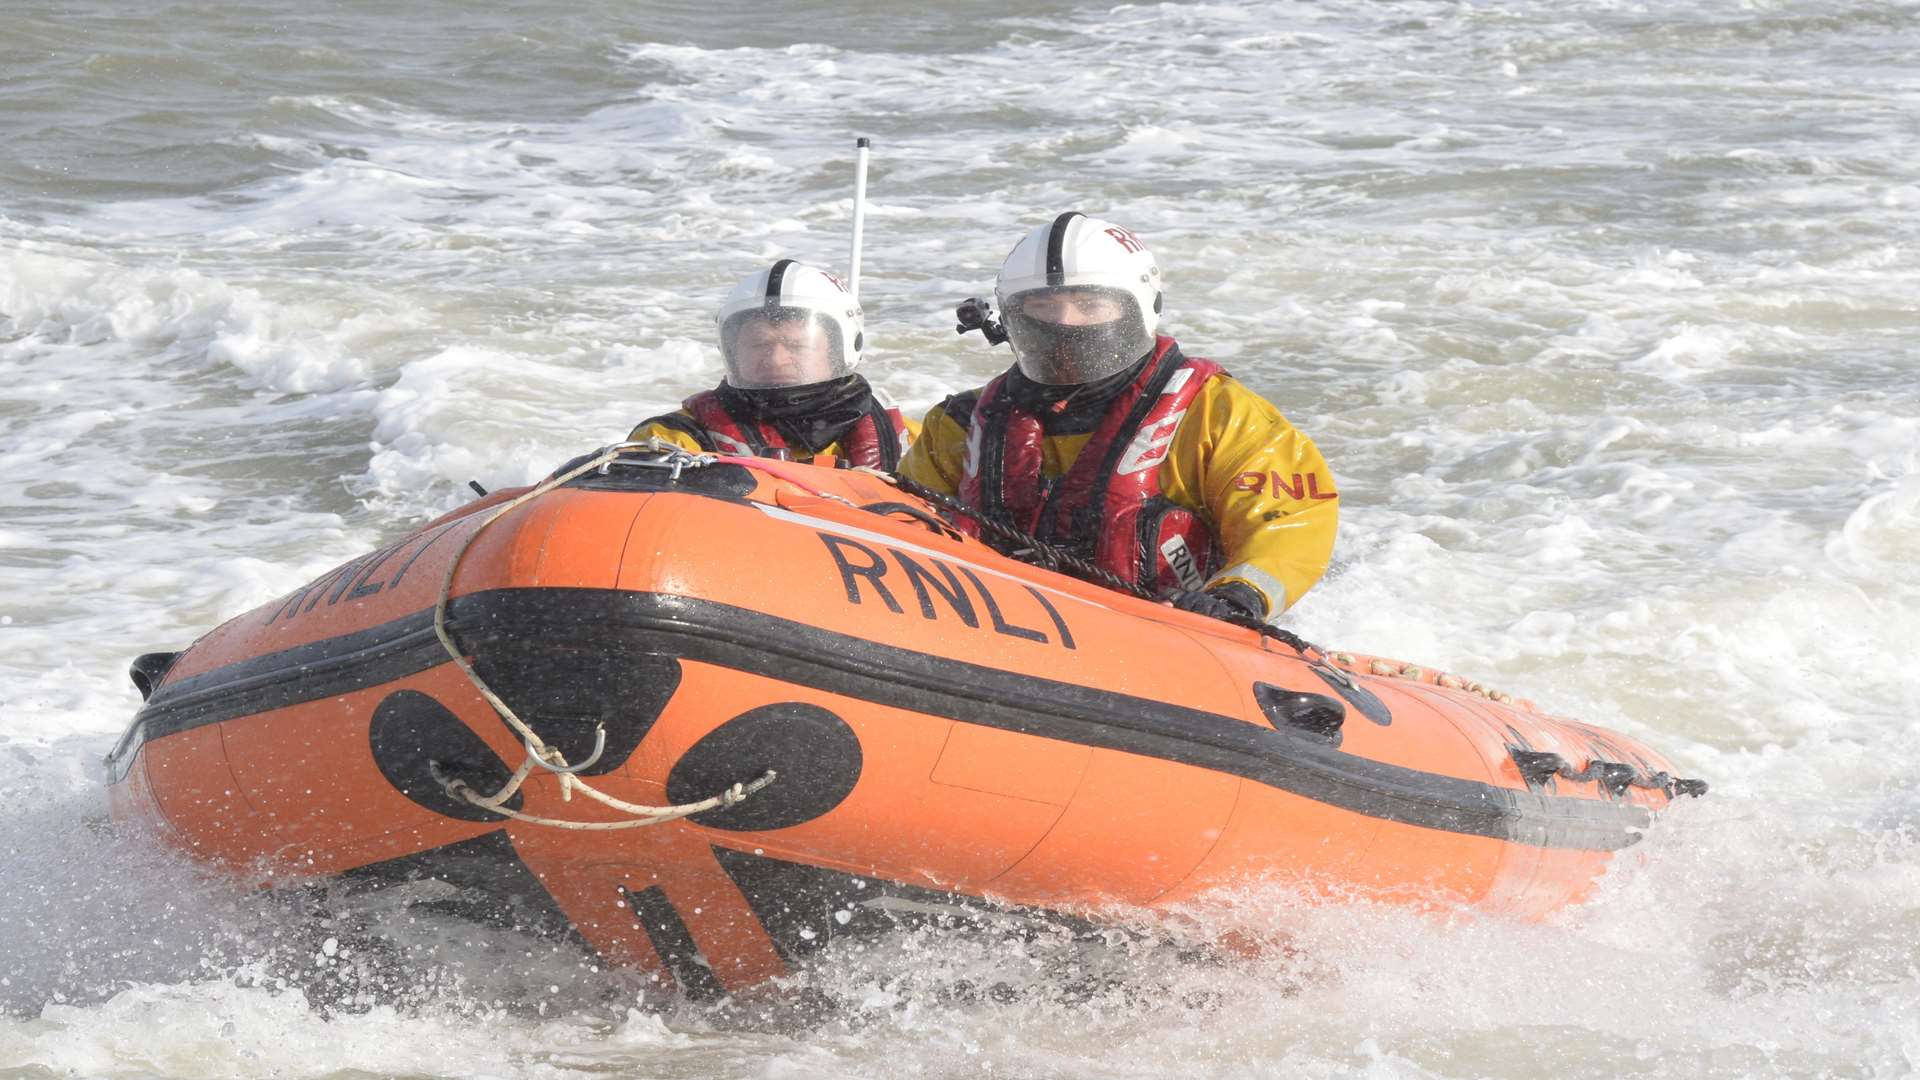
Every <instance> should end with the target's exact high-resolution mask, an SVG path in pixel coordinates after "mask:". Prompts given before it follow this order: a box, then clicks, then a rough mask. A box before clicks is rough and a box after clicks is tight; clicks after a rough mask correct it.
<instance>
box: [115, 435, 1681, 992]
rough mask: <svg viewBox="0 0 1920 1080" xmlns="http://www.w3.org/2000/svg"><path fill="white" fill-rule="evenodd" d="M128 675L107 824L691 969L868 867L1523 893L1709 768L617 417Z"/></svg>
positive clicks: (879, 884) (282, 871)
mask: <svg viewBox="0 0 1920 1080" xmlns="http://www.w3.org/2000/svg"><path fill="white" fill-rule="evenodd" d="M456 653H457V654H458V655H457V656H456V655H455V654H456ZM134 679H135V682H136V683H137V684H139V686H140V688H141V690H142V692H143V694H145V695H146V697H147V700H146V704H145V706H144V707H143V708H142V709H141V710H140V712H139V713H138V714H137V715H136V716H135V718H134V719H133V722H132V724H131V725H130V727H129V728H128V730H127V732H126V734H125V735H124V736H123V737H122V739H121V740H120V742H119V743H118V744H117V746H116V747H115V749H114V750H113V752H112V754H111V755H110V756H109V758H108V764H109V769H110V775H111V780H112V787H111V795H112V804H113V809H114V813H115V816H116V817H117V818H118V819H121V820H137V821H142V822H147V823H150V824H151V825H153V826H154V829H155V832H156V833H157V834H158V835H160V836H161V837H163V838H165V839H166V840H167V842H170V843H172V844H174V845H177V846H178V847H180V848H182V849H184V850H186V851H189V852H191V853H192V854H194V855H195V856H198V857H201V858H204V859H208V860H211V861H213V862H215V863H217V864H219V865H221V866H223V867H226V868H229V869H231V870H232V871H234V872H236V873H241V874H248V875H258V877H259V879H260V880H262V881H269V882H286V881H312V880H315V879H329V878H340V877H345V878H367V879H370V880H390V879H394V878H410V877H419V876H431V877H439V878H443V879H446V880H449V881H453V882H455V883H457V884H462V885H465V886H469V887H471V888H476V889H479V890H481V891H483V892H485V893H487V894H488V895H490V896H492V897H496V898H497V899H498V901H499V903H500V904H501V905H502V906H503V908H511V909H512V910H513V911H516V912H518V913H519V915H520V916H521V920H522V921H523V922H527V923H533V924H542V923H546V924H557V925H559V926H560V927H561V928H562V929H564V930H566V932H569V933H577V934H578V935H579V936H580V937H581V938H583V939H584V940H585V941H586V942H587V943H588V944H590V945H591V946H592V947H593V948H594V949H595V950H597V951H598V952H599V953H600V954H602V955H603V956H605V957H606V958H608V959H609V960H610V961H613V962H616V963H624V964H633V965H640V966H642V967H645V968H647V969H650V970H651V971H653V972H656V973H658V974H659V975H661V976H662V977H670V978H672V979H673V980H674V981H675V982H677V983H678V985H679V987H680V988H681V989H682V990H683V991H685V992H686V993H688V994H690V995H694V996H700V995H704V994H711V993H715V992H719V991H724V990H737V989H740V988H742V987H745V986H748V985H751V984H753V983H755V982H757V981H759V980H762V979H765V978H768V977H770V976H775V975H779V974H781V973H783V972H785V971H786V970H788V966H789V965H790V964H792V963H793V962H795V961H796V960H798V959H801V958H803V957H805V956H807V955H808V954H810V953H811V952H813V951H814V950H816V949H818V948H819V947H821V946H822V945H824V944H826V943H827V942H829V941H830V940H833V939H834V938H835V937H837V936H841V935H845V934H850V933H854V932H858V931H861V930H862V929H865V928H871V927H872V926H873V925H874V923H875V920H882V921H884V920H885V919H886V918H887V909H888V906H889V902H891V903H892V906H894V907H895V908H898V907H899V906H901V900H902V898H905V899H906V900H908V901H914V902H924V901H936V902H941V903H951V902H953V901H955V900H956V899H959V900H965V899H967V898H976V897H978V898H990V899H992V900H995V901H998V902H1005V903H1010V904H1014V905H1019V906H1024V907H1032V908H1039V909H1047V910H1053V911H1070V912H1075V913H1079V914H1081V915H1086V914H1096V915H1097V913H1098V912H1100V911H1101V910H1102V909H1108V910H1112V909H1116V908H1118V909H1131V910H1135V911H1137V910H1139V909H1143V908H1145V909H1169V908H1173V907H1176V906H1178V905H1181V904H1184V903H1188V902H1191V901H1193V900H1195V899H1197V898H1200V897H1203V896H1204V895H1205V894H1206V893H1207V892H1208V891H1209V890H1213V889H1216V888H1219V887H1222V886H1233V885H1241V884H1246V883H1249V882H1258V881H1271V880H1279V881H1283V882H1286V883H1288V884H1289V885H1293V886H1298V887H1300V888H1303V889H1306V890H1308V891H1309V893H1318V894H1324V895H1364V896H1368V897H1372V898H1380V899H1386V900H1398V901H1403V902H1407V903H1413V904H1434V903H1440V904H1470V905H1474V906H1477V907H1481V908H1485V909H1489V910H1497V911H1506V912H1512V913H1517V914H1520V915H1523V916H1534V915H1539V914H1542V913H1545V912H1549V911H1551V910H1554V909H1556V908H1558V907H1561V906H1563V905H1566V904H1568V903H1570V902H1573V901H1575V900H1577V899H1579V898H1580V897H1581V896H1583V895H1584V894H1585V893H1586V892H1587V891H1588V890H1589V889H1590V888H1591V887H1592V885H1593V883H1594V881H1595V879H1596V877H1597V876H1598V875H1599V874H1600V872H1601V871H1602V870H1603V869H1604V868H1605V866H1606V865H1607V863H1608V860H1609V859H1610V857H1611V856H1612V853H1614V852H1615V851H1617V850H1619V849H1621V848H1623V847H1625V846H1626V845H1628V844H1631V843H1633V842H1634V841H1635V840H1636V839H1637V838H1638V836H1639V835H1640V833H1641V831H1642V830H1643V829H1644V828H1645V827H1646V826H1647V825H1648V823H1649V821H1650V818H1651V816H1652V814H1653V813H1655V812H1657V811H1659V810H1660V809H1662V808H1663V807H1665V806H1666V805H1667V803H1668V802H1669V801H1670V800H1671V799H1672V798H1674V797H1675V796H1677V795H1679V794H1699V793H1700V792H1702V791H1704V790H1705V785H1704V784H1702V783H1700V782H1699V781H1693V780H1681V779H1677V778H1675V777H1673V776H1672V775H1671V767H1670V766H1669V765H1668V764H1667V762H1665V761H1664V760H1663V759H1662V758H1660V756H1659V755H1657V754H1656V753H1654V752H1653V751H1652V750H1650V749H1648V748H1647V747H1645V746H1642V745H1640V744H1638V743H1636V742H1634V741H1633V740H1630V739H1627V738H1625V737H1623V736H1620V735H1618V734H1614V733H1610V732H1607V731H1604V730H1601V729H1597V728H1594V727H1589V726H1586V725H1583V724H1578V723H1573V722H1569V721H1565V720H1558V719H1553V718H1550V717H1548V716H1546V715H1543V714H1541V713H1540V712H1538V711H1536V710H1535V709H1534V708H1533V707H1532V706H1531V704H1530V703H1527V702H1515V701H1512V700H1511V699H1508V698H1505V696H1504V695H1498V694H1494V693H1492V692H1490V691H1487V690H1485V689H1483V688H1479V687H1475V686H1471V685H1467V684H1464V683H1462V682H1461V681H1460V680H1457V679H1453V678H1451V677H1447V676H1439V675H1435V674H1433V673H1429V672H1422V671H1419V670H1418V669H1412V668H1408V667H1407V666H1406V665H1403V664H1399V663H1395V662H1390V661H1384V660H1379V659H1376V658H1372V657H1357V656H1352V655H1349V654H1341V653H1324V652H1321V651H1320V650H1318V649H1316V648H1314V647H1312V646H1310V645H1307V644H1306V643H1304V642H1301V641H1299V640H1298V639H1294V638H1291V637H1290V636H1289V635H1286V634H1284V633H1260V632H1256V631H1253V630H1246V629H1241V628H1238V627H1235V626H1231V625H1229V624H1226V623H1221V622H1217V621H1214V620H1211V619H1207V618H1204V617H1201V616H1197V615H1191V614H1188V613H1185V612H1181V611H1176V610H1174V609H1172V608H1169V607H1166V606H1163V605H1159V604H1155V603H1152V602H1149V601H1145V600H1139V599H1135V598H1133V597H1131V596H1127V595H1124V594H1121V593H1117V592H1114V591H1112V590H1109V589H1106V588H1102V587H1100V586H1098V585H1094V584H1089V583H1086V582H1083V581H1080V580H1076V579H1074V578H1070V577H1067V576H1064V575H1062V574H1057V573H1054V572H1051V571H1048V570H1044V569H1039V568H1036V567H1033V566H1029V565H1026V564H1024V563H1021V562H1016V561H1014V560H1012V559H1009V558H1006V557H1003V556H1002V555H1000V554H998V553H996V552H995V551H994V550H993V549H991V548H989V547H987V546H986V545H984V544H982V543H980V542H979V541H977V540H974V539H971V538H965V537H962V536H961V535H959V534H958V533H957V532H956V531H955V530H953V529H951V528H950V527H949V526H948V525H947V523H946V522H945V521H944V520H943V519H941V518H940V517H938V516H937V515H936V514H935V513H933V512H932V511H931V510H930V508H929V507H928V505H927V504H926V503H924V502H921V501H919V500H916V499H914V498H912V497H911V496H908V495H905V494H903V493H902V492H901V491H900V490H899V489H898V488H896V487H894V486H891V485H890V484H889V483H888V481H887V480H886V479H885V478H883V477H880V476H878V475H874V474H870V473H867V472H864V471H861V470H850V469H831V468H821V467H816V466H803V465H796V464H791V463H786V462H778V461H767V460H760V459H746V458H729V457H714V456H710V455H706V456H689V455H685V454H678V453H664V452H661V451H658V450H654V451H647V450H640V449H632V448H629V449H626V450H621V449H614V450H609V451H607V452H603V453H601V454H600V455H598V456H597V457H596V458H595V459H593V460H591V461H587V462H585V463H584V464H578V465H576V466H573V467H571V468H569V469H567V470H565V471H564V472H563V474H560V475H556V477H555V478H554V480H552V481H549V482H548V483H547V484H544V485H541V486H540V487H539V488H536V489H532V490H530V491H518V492H498V493H495V494H494V495H492V496H489V497H487V498H484V499H482V500H480V501H477V502H475V503H474V504H472V505H470V506H468V507H466V508H464V509H462V510H460V511H458V512H457V513H455V514H452V515H449V516H448V517H445V518H442V519H440V520H439V521H436V522H433V523H431V524H429V525H428V526H427V527H425V528H423V529H421V530H420V531H418V532H416V533H414V534H413V535H411V536H408V537H407V538H405V539H403V540H400V541H398V542H397V543H394V544H391V545H389V546H387V547H384V548H381V549H379V550H377V551H374V552H371V553H369V554H367V555H364V556H362V557H360V558H358V559H355V560H353V561H351V562H349V563H347V564H346V565H344V566H341V567H339V568H337V569H335V570H333V571H332V572H330V573H328V574H325V575H323V576H322V577H320V578H319V579H317V580H315V581H314V582H312V583H311V584H309V585H307V586H305V587H304V588H301V589H299V590H297V591H295V592H293V593H291V594H289V595H287V596H285V597H282V598H280V599H278V600H275V601H273V602H272V603H269V604H266V605H264V606H262V607H259V608H257V609H255V610H253V611H251V612H248V613H247V614H245V615H242V616H240V617H238V618H236V619H233V620H232V621H230V622H228V623H226V624H225V625H223V626H221V627H219V628H218V629H216V630H214V631H213V632H211V633H209V634H207V635H206V636H205V637H203V638H201V639H200V640H199V641H198V642H196V643H194V645H193V646H192V647H191V648H189V649H187V650H186V651H185V652H182V653H179V654H150V655H148V656H144V657H142V658H141V659H140V660H139V661H137V662H136V663H135V666H134Z"/></svg>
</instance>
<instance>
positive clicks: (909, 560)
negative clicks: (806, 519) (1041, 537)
mask: <svg viewBox="0 0 1920 1080" xmlns="http://www.w3.org/2000/svg"><path fill="white" fill-rule="evenodd" d="M814 535H816V536H818V537H819V538H820V542H821V543H823V544H825V545H826V546H827V552H828V553H829V554H831V555H832V556H833V562H834V565H835V566H837V567H838V568H839V570H840V583H841V585H843V586H844V587H845V588H846V590H847V602H848V603H851V604H865V603H866V602H867V598H868V597H869V596H871V597H874V598H877V599H878V600H879V601H880V603H882V604H884V605H886V608H887V610H888V611H891V612H893V613H894V614H895V615H905V614H906V613H907V609H906V608H905V607H904V606H903V605H902V604H901V603H900V599H899V597H898V596H896V595H895V594H894V590H895V589H896V588H897V589H899V590H900V593H901V595H905V593H906V591H907V590H908V589H912V590H913V598H914V599H915V600H917V601H918V602H919V607H920V616H921V618H924V619H928V620H931V621H935V622H937V621H939V620H940V619H941V618H942V613H943V612H944V613H945V615H946V616H948V617H951V618H955V619H958V620H959V621H960V622H961V623H962V624H963V625H965V626H966V627H968V628H969V629H973V630H978V629H981V625H980V616H979V613H978V612H977V611H976V610H975V608H974V605H973V596H978V597H979V598H980V602H981V605H982V606H983V607H984V608H985V610H986V613H987V619H988V621H989V622H990V623H991V625H992V628H993V632H994V633H996V634H1001V635H1003V636H1005V637H1013V638H1020V639H1022V640H1025V641H1031V642H1034V643H1035V644H1039V645H1058V646H1059V647H1061V648H1063V649H1072V648H1074V647H1075V646H1074V643H1073V631H1072V630H1070V629H1068V628H1067V620H1066V619H1064V618H1062V617H1061V615H1060V609H1059V608H1056V607H1054V606H1053V602H1052V601H1050V600H1048V599H1047V597H1046V594H1045V593H1043V592H1041V591H1040V590H1039V589H1036V588H1034V587H1033V586H1032V585H1028V584H1026V583H1025V582H1021V583H1020V586H1021V588H1022V589H1024V590H1025V591H1026V593H1027V595H1028V596H1031V597H1032V598H1033V603H1034V604H1035V605H1038V607H1039V609H1040V613H1041V614H1044V615H1045V616H1046V618H1047V621H1048V622H1049V623H1050V624H1051V625H1052V628H1053V634H1054V636H1052V637H1049V636H1048V635H1047V632H1046V630H1045V629H1043V628H1041V627H1040V626H1023V625H1021V624H1020V623H1019V622H1015V621H1012V620H1010V619H1009V618H1008V614H1007V613H1008V610H1009V609H1008V608H1007V607H1003V606H1002V604H1001V598H1000V597H997V596H995V595H994V594H993V591H992V590H991V589H988V588H987V586H986V583H985V582H983V581H981V580H980V575H979V574H976V573H974V572H973V569H972V568H971V567H969V566H967V565H965V564H964V563H961V564H951V563H948V562H947V561H946V560H944V559H938V558H935V557H933V556H931V555H927V554H925V553H924V552H923V553H922V554H921V555H920V556H919V557H918V558H916V557H914V556H912V555H908V554H907V553H906V552H904V551H901V550H900V549H899V548H896V547H892V546H891V545H886V544H879V545H868V544H863V543H861V542H860V541H858V540H854V539H851V538H849V537H845V536H834V535H832V534H830V533H824V532H823V533H815V534H814ZM882 551H884V552H885V553H886V556H883V555H882V554H881V552H882ZM887 556H891V562H889V560H888V558H887ZM922 560H925V561H924V562H922ZM929 566H931V567H932V569H931V570H930V569H928V567H929ZM896 569H897V570H898V571H899V572H898V573H894V571H895V570H896ZM934 571H938V574H936V573H935V572H934ZM956 571H957V573H956ZM889 575H892V585H891V586H890V585H889V584H888V579H889ZM961 578H965V579H966V581H967V584H968V585H971V586H973V591H972V594H971V595H970V594H969V593H968V591H967V589H966V588H965V587H964V586H963V585H961V583H960V579H961ZM935 597H938V598H939V601H940V602H939V603H938V604H935V603H934V598H935ZM1013 614H1014V616H1016V617H1020V616H1021V615H1022V613H1021V612H1020V611H1019V610H1018V609H1017V608H1016V609H1014V610H1013ZM1030 621H1037V620H1030Z"/></svg>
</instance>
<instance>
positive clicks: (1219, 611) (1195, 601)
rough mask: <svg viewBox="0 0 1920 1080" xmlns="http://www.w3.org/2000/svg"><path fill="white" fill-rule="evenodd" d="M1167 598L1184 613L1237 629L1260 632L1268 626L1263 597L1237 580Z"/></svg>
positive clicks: (1183, 591) (1179, 593) (1177, 593)
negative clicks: (1229, 624) (1220, 622)
mask: <svg viewBox="0 0 1920 1080" xmlns="http://www.w3.org/2000/svg"><path fill="white" fill-rule="evenodd" d="M1167 599H1168V600H1170V601H1172V603H1173V606H1174V607H1177V608H1179V609H1180V610H1181V611H1191V612H1193V613H1195V614H1197V615H1205V616H1207V617H1208V618H1210V619H1219V620H1220V621H1222V622H1230V623H1232V624H1233V625H1235V626H1245V627H1248V628H1249V629H1253V630H1258V629H1260V628H1261V627H1263V626H1265V625H1266V624H1267V620H1266V617H1265V616H1264V615H1262V614H1261V611H1262V609H1264V608H1265V607H1266V604H1265V603H1263V602H1262V601H1261V599H1260V594H1259V593H1256V592H1254V591H1253V589H1251V588H1250V587H1248V586H1246V585H1242V584H1240V583H1239V582H1237V581H1229V582H1226V583H1225V584H1221V585H1215V586H1213V587H1212V588H1209V589H1180V590H1178V591H1176V592H1174V593H1172V594H1171V595H1169V596H1168V597H1167Z"/></svg>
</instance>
